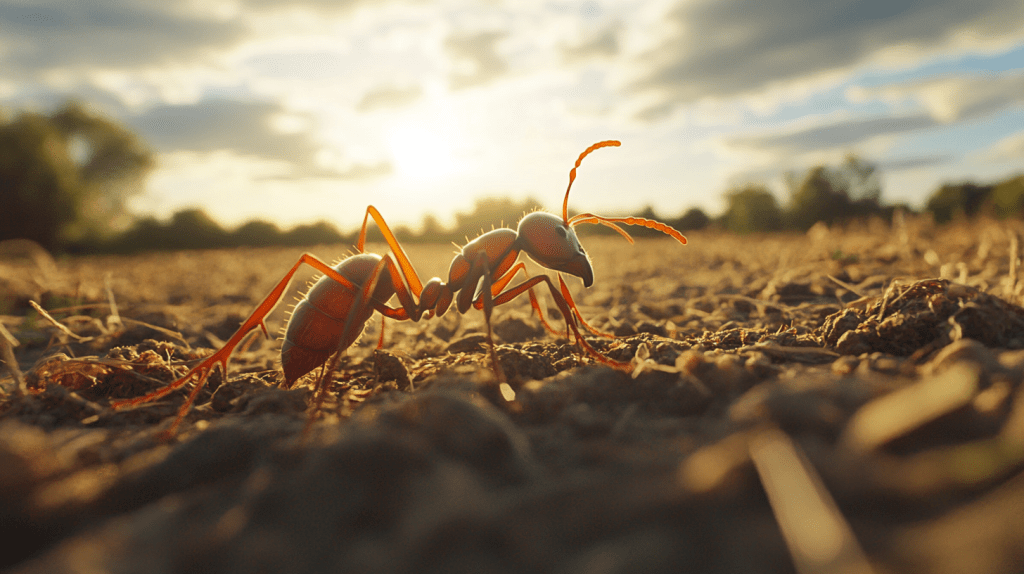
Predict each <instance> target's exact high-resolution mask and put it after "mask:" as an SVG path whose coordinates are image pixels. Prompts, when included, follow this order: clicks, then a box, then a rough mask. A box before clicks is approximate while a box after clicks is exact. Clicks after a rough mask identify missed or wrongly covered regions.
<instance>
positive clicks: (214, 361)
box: [110, 253, 358, 437]
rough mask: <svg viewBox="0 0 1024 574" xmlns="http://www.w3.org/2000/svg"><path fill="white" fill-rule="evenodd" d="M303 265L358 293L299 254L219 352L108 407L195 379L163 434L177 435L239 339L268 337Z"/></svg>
mask: <svg viewBox="0 0 1024 574" xmlns="http://www.w3.org/2000/svg"><path fill="white" fill-rule="evenodd" d="M303 263H305V264H307V265H309V266H311V267H313V268H314V269H316V270H318V271H320V272H322V273H324V274H325V275H327V276H328V277H330V278H331V279H334V280H335V281H337V282H338V283H340V284H342V285H343V286H345V287H346V288H348V289H351V290H353V291H358V289H357V287H356V286H355V284H353V283H352V282H351V281H349V280H348V279H346V278H345V277H343V276H342V275H341V274H340V273H338V272H337V271H335V270H334V269H332V268H331V267H330V266H329V265H327V264H326V263H324V262H323V261H321V260H320V259H317V258H316V257H315V256H313V255H311V254H309V253H303V254H302V256H300V257H299V260H298V261H297V262H296V263H295V265H293V266H292V268H291V269H290V270H289V271H288V272H287V273H285V275H284V277H282V278H281V280H280V281H278V283H277V285H276V286H275V287H274V288H273V289H272V290H271V291H270V294H268V295H267V296H266V298H264V299H263V302H262V303H260V304H259V306H257V307H256V310H254V311H253V312H252V314H251V315H249V318H248V319H246V320H245V322H244V323H242V325H241V326H240V327H239V328H238V330H237V331H235V334H234V335H232V336H231V338H230V339H228V341H227V342H226V343H224V346H223V347H221V348H220V350H218V351H217V352H215V353H214V354H212V355H210V356H209V357H207V358H206V359H204V360H203V361H202V362H201V363H199V364H198V365H196V366H195V367H192V369H190V370H189V371H188V372H187V373H185V375H184V376H182V377H181V378H179V379H178V380H176V381H174V382H171V383H169V384H167V385H166V386H164V387H161V388H159V389H157V390H155V391H153V392H151V393H148V394H145V395H143V396H141V397H135V398H133V399H124V400H119V401H113V402H112V403H110V406H111V407H112V408H114V409H121V408H125V407H134V406H138V405H140V404H143V403H147V402H149V401H152V400H156V399H159V398H161V397H165V396H167V395H169V394H170V393H172V392H174V391H175V390H176V389H179V388H181V387H183V386H185V385H186V384H187V383H188V382H189V381H191V380H192V379H195V380H196V387H195V388H194V389H193V390H192V392H191V393H189V396H188V398H187V399H186V400H185V404H183V405H182V406H181V408H180V409H178V414H177V417H176V418H175V419H174V422H173V423H171V426H170V428H169V429H167V430H166V431H165V432H164V435H165V436H168V437H169V436H171V435H173V434H174V433H175V431H177V429H178V426H179V425H180V424H181V421H182V420H184V418H185V415H186V414H187V413H188V411H189V409H190V408H191V407H192V403H194V402H195V400H196V397H198V395H199V390H200V389H202V387H204V386H205V385H206V380H207V379H208V378H209V376H210V373H212V372H213V369H214V368H215V367H218V366H219V367H220V369H221V373H223V374H224V378H225V379H226V378H227V374H228V361H229V359H230V358H231V354H232V353H233V352H234V350H235V348H236V347H237V346H238V344H239V343H240V342H241V341H242V339H243V338H244V337H245V336H246V335H247V334H249V332H251V331H253V330H254V329H256V328H257V327H259V328H260V329H262V330H263V333H264V334H267V335H268V336H269V334H268V333H267V325H266V322H265V320H266V318H267V315H269V314H270V312H271V311H273V310H274V308H275V307H277V304H278V303H279V302H280V301H281V297H282V296H283V295H284V292H285V290H286V289H287V288H288V284H289V283H290V282H291V279H292V276H294V275H295V272H296V271H298V269H299V267H300V266H301V265H302V264H303Z"/></svg>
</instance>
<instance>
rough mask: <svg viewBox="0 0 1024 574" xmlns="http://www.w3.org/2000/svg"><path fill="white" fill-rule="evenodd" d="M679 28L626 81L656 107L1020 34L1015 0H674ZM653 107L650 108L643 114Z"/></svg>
mask: <svg viewBox="0 0 1024 574" xmlns="http://www.w3.org/2000/svg"><path fill="white" fill-rule="evenodd" d="M668 18H669V22H670V23H671V24H673V27H674V29H675V30H676V33H675V34H674V35H672V36H671V37H670V38H668V39H666V40H664V41H663V42H662V43H661V44H660V45H658V46H657V47H656V48H655V49H653V50H651V51H649V52H648V53H645V54H642V55H641V56H640V57H639V58H638V60H637V63H638V64H639V65H640V66H641V68H642V69H643V72H641V73H640V74H639V76H638V78H637V79H636V80H635V81H634V82H633V83H632V84H631V86H630V90H631V91H634V92H642V93H648V94H651V95H652V96H654V97H655V98H656V101H655V102H654V103H652V104H651V108H660V109H661V113H662V114H666V113H670V112H671V111H673V110H674V109H675V108H677V107H680V106H684V105H687V104H690V103H693V102H696V101H698V100H701V99H705V98H727V97H732V96H738V95H744V94H753V93H759V92H763V91H765V90H766V89H769V88H772V87H774V86H778V85H783V84H789V83H793V82H800V81H807V80H813V79H814V78H816V77H820V76H823V75H826V74H831V73H837V72H844V71H848V70H850V69H851V68H853V67H855V66H860V65H866V64H877V63H884V61H885V60H886V59H887V58H892V57H894V55H897V54H900V53H903V54H910V55H911V56H915V55H916V56H922V55H926V54H935V53H943V52H945V51H951V50H954V49H957V50H961V51H963V50H968V51H969V50H972V49H974V50H981V49H985V48H990V47H991V46H993V45H995V44H997V43H999V42H1002V44H1003V45H1006V44H1007V43H1008V42H1009V41H1011V40H1013V39H1016V40H1018V41H1019V39H1020V38H1022V37H1024V33H1022V32H1021V30H1024V3H1022V2H1020V0H987V1H977V2H964V1H963V0H867V1H859V2H850V1H849V0H824V1H823V0H765V1H759V2H748V1H746V0H716V1H710V0H680V1H679V3H678V4H677V5H676V6H675V8H674V9H673V10H672V11H671V12H670V14H669V16H668ZM648 115H649V116H650V114H648Z"/></svg>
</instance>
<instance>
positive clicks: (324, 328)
mask: <svg viewBox="0 0 1024 574" xmlns="http://www.w3.org/2000/svg"><path fill="white" fill-rule="evenodd" d="M618 145H620V143H619V142H618V141H615V140H609V141H603V142H598V143H596V144H594V145H592V146H590V147H588V148H587V149H586V150H584V151H583V153H581V154H580V156H579V158H577V159H576V164H575V165H574V166H573V168H572V169H571V170H570V171H569V186H568V187H567V188H566V190H565V199H564V201H563V202H562V217H561V218H559V217H558V216H556V215H553V214H550V213H546V212H543V211H535V212H533V213H530V214H528V215H526V216H525V217H523V218H522V219H521V220H520V221H519V228H518V230H513V229H509V228H505V227H503V228H500V229H494V230H492V231H489V232H487V233H484V234H483V235H481V236H479V237H477V238H476V239H474V240H473V241H470V242H469V243H468V244H466V246H465V247H463V248H462V252H461V253H459V254H457V255H456V256H455V258H454V259H453V260H452V263H451V267H450V268H449V271H448V282H447V283H445V282H443V281H441V279H440V278H438V277H434V278H433V279H431V280H430V281H427V283H426V284H425V285H424V284H423V283H421V282H420V279H419V276H418V275H417V274H416V270H415V269H414V268H413V266H412V263H411V262H410V261H409V258H408V257H407V256H406V254H405V251H404V250H403V249H402V246H401V244H399V243H398V240H397V239H396V238H395V235H394V234H393V233H392V232H391V229H390V228H389V227H388V225H387V223H385V221H384V218H383V217H382V216H381V214H380V212H379V211H377V209H376V208H375V207H373V206H372V205H371V206H369V207H367V209H366V214H365V215H364V216H363V226H362V229H361V230H360V232H359V240H358V242H357V244H356V250H358V252H359V253H358V254H356V255H352V256H351V257H348V258H346V259H344V260H342V261H341V262H340V263H338V264H337V265H335V266H334V267H331V266H329V265H327V264H326V263H324V262H323V261H321V260H320V259H318V258H316V257H315V256H313V255H310V254H309V253H305V254H303V255H302V256H301V257H299V260H298V261H297V262H296V263H295V265H293V266H292V268H291V270H289V271H288V273H286V274H285V275H284V277H282V278H281V280H280V281H279V282H278V283H277V286H275V287H274V289H273V290H272V291H271V292H270V294H269V295H267V297H266V298H265V299H264V300H263V302H262V303H260V304H259V306H258V307H257V308H256V310H255V311H253V312H252V314H251V315H250V316H249V318H248V319H246V320H245V322H244V323H242V325H241V326H240V327H239V328H238V330H237V331H235V334H234V335H232V336H231V338H230V339H229V340H228V341H227V342H226V343H225V344H224V346H223V347H221V349H220V350H218V351H217V352H215V353H214V354H212V355H210V356H209V357H207V358H206V359H204V360H203V361H202V362H201V363H199V364H198V365H196V366H195V367H193V368H192V369H191V370H189V371H188V372H187V373H185V375H184V376H182V377H181V378H179V379H178V380H176V381H174V382H172V383H170V384H168V385H167V386H165V387H162V388H160V389H157V390H156V391H153V392H151V393H149V394H146V395H143V396H141V397H136V398H134V399H126V400H121V401H115V402H113V403H111V406H112V407H113V408H115V409H117V408H123V407H130V406H136V405H139V404H142V403H145V402H148V401H152V400H155V399H158V398H160V397H163V396H166V395H168V394H169V393H171V392H173V391H174V390H175V389H178V388H180V387H182V386H184V385H185V384H186V383H188V382H189V381H190V380H192V379H193V378H195V379H196V384H195V386H194V387H193V389H192V392H191V393H189V395H188V398H187V399H186V400H185V404H183V405H182V406H181V408H180V409H179V411H178V415H177V418H175V420H174V422H173V423H172V424H171V426H170V427H169V428H168V429H167V431H166V432H165V436H170V435H173V434H174V432H175V431H176V430H177V428H178V425H180V424H181V421H182V420H183V419H184V417H185V415H186V414H187V413H188V411H189V409H190V408H191V406H192V403H193V402H195V400H196V396H197V395H198V394H199V391H200V390H201V389H202V388H203V386H204V385H205V384H206V379H207V378H208V377H209V375H210V373H211V372H212V371H213V369H214V367H216V366H218V365H219V366H220V368H221V372H222V373H224V374H225V377H226V374H227V367H228V360H229V359H230V357H231V353H233V352H234V350H235V347H237V346H238V344H239V343H241V341H242V339H243V338H244V337H245V336H246V335H247V334H249V333H250V332H251V331H253V330H254V329H256V328H257V327H259V328H261V329H263V332H264V334H267V335H268V336H269V334H268V333H267V326H266V323H265V322H264V320H265V319H266V317H267V315H269V314H270V312H271V311H272V310H273V309H274V307H276V306H277V304H278V303H279V302H280V300H281V297H282V296H283V295H284V292H285V290H286V289H287V288H288V284H289V283H290V282H291V279H292V276H293V275H294V274H295V272H296V271H297V270H298V268H299V266H300V265H302V264H303V263H305V264H307V265H310V266H311V267H313V268H315V269H317V270H318V271H320V272H322V273H323V276H322V277H321V278H320V279H319V281H317V282H316V283H315V284H314V285H313V287H312V288H310V290H309V291H308V292H307V293H306V296H305V297H304V298H303V299H302V300H301V301H299V303H298V304H297V305H296V306H295V310H294V312H293V313H292V316H291V318H290V319H289V321H288V326H287V329H286V331H285V337H284V344H283V346H282V348H281V366H282V370H283V371H284V382H283V383H282V385H283V386H284V387H285V388H291V387H292V385H294V384H295V381H296V380H298V379H299V378H300V377H302V376H303V375H305V374H307V373H309V372H310V371H312V370H313V369H315V368H317V367H319V366H322V365H323V366H324V368H323V370H322V372H321V375H320V377H319V379H318V380H317V382H316V384H315V395H314V402H315V407H314V411H313V412H316V411H315V409H317V408H319V406H320V405H321V404H322V402H323V400H324V398H325V395H326V393H325V390H326V387H327V380H328V379H329V376H328V374H329V373H331V372H333V371H334V369H335V368H336V367H337V364H338V361H339V359H340V357H341V354H342V353H343V352H344V351H345V350H346V349H348V348H349V347H350V346H351V345H352V344H353V343H354V342H355V341H356V339H357V338H358V337H359V335H360V334H361V333H362V332H363V329H364V327H365V325H366V322H367V321H368V320H369V319H370V317H371V316H372V315H373V313H374V311H377V312H379V313H381V315H383V316H384V317H387V318H391V319H395V320H398V321H419V320H420V319H421V318H422V317H423V316H424V315H426V317H427V318H431V317H434V316H438V317H440V316H441V315H444V313H445V312H446V311H447V310H448V308H449V307H450V306H451V304H452V302H453V301H454V303H455V308H456V309H457V310H458V312H459V313H465V312H466V311H468V310H469V308H470V307H475V308H477V309H482V310H483V312H484V321H485V323H486V326H487V343H488V347H489V351H490V356H491V361H492V363H493V366H494V371H495V375H496V376H497V377H498V379H499V380H500V381H502V382H504V374H503V371H502V369H501V366H500V364H499V362H498V357H497V354H496V352H495V350H494V339H493V337H492V335H491V313H492V311H493V309H494V307H496V306H498V305H502V304H504V303H508V302H509V301H511V300H513V299H515V298H516V297H518V296H520V295H522V294H523V293H528V294H529V297H530V303H531V305H532V306H533V309H534V310H535V311H536V312H537V313H538V315H539V316H540V319H541V321H542V322H543V323H544V325H545V327H547V328H548V329H549V330H551V331H553V329H551V327H550V326H549V325H548V324H547V321H545V320H544V315H543V313H542V312H541V308H540V304H539V303H538V302H537V298H536V296H535V295H534V293H533V287H534V286H536V285H539V284H541V283H544V284H545V285H547V287H548V290H549V291H550V292H551V297H552V299H554V301H555V304H556V305H557V306H558V309H559V311H560V312H561V314H562V317H563V318H564V319H565V323H566V333H567V334H568V333H572V335H573V337H574V338H575V340H576V342H577V343H578V344H579V345H580V347H581V348H582V349H583V350H584V351H585V352H586V353H587V354H588V355H590V356H591V357H593V358H594V359H596V360H598V361H600V362H601V363H604V364H607V365H610V366H612V367H616V368H620V369H627V368H629V367H630V364H629V363H623V362H620V361H616V360H614V359H611V358H609V357H606V356H604V355H602V354H601V353H600V352H599V351H597V350H596V349H594V348H593V347H592V346H591V345H590V344H589V343H587V341H586V340H585V339H584V338H583V336H582V335H581V334H580V330H579V325H583V327H584V328H586V329H587V330H588V331H590V332H592V333H594V334H596V335H599V336H606V337H610V336H611V335H607V334H605V333H602V332H600V331H598V330H597V329H594V328H593V327H591V326H590V325H589V324H587V322H586V321H584V320H583V317H582V316H581V315H580V312H579V309H578V308H577V307H576V303H575V302H574V301H573V299H572V296H571V295H570V294H569V289H568V287H567V286H566V284H565V281H564V280H563V279H562V275H561V273H563V272H564V273H568V274H570V275H575V276H576V277H579V278H580V279H582V280H583V285H584V286H585V287H590V286H591V285H592V284H593V283H594V271H593V268H592V267H591V264H590V258H589V257H588V256H587V254H586V252H585V251H584V250H583V247H582V246H581V245H580V241H579V238H578V237H577V236H576V232H575V231H573V227H574V226H576V225H579V224H581V223H596V224H601V225H605V226H608V227H611V228H612V229H614V230H615V231H617V232H618V233H620V234H621V235H622V236H623V237H625V238H626V239H627V240H628V241H629V242H630V243H633V238H632V237H630V236H629V234H628V233H626V231H625V230H623V229H622V228H621V227H619V226H618V225H617V224H618V223H622V224H625V225H640V226H643V227H648V228H651V229H655V230H658V231H661V232H662V233H665V234H666V235H668V236H670V237H672V238H673V239H675V240H677V241H679V243H682V244H684V245H685V244H686V238H685V237H683V235H682V234H681V233H679V232H678V231H676V230H675V229H673V228H672V227H670V226H668V225H666V224H664V223H661V222H659V221H653V220H650V219H644V218H640V217H601V216H598V215H594V214H591V213H582V214H579V215H575V216H573V217H571V218H570V217H569V191H570V190H571V189H572V183H573V181H574V180H575V179H576V169H577V168H578V167H580V163H581V162H582V161H583V158H585V157H587V155H589V154H590V153H591V152H593V151H594V150H596V149H599V148H603V147H609V146H618ZM370 217H372V218H373V220H374V221H375V222H376V223H377V226H378V227H379V228H380V231H381V233H382V234H383V235H384V239H385V241H387V244H388V246H389V247H390V248H391V251H392V253H389V254H385V255H384V256H380V255H377V254H375V253H366V252H365V251H364V248H365V244H366V228H367V224H368V223H369V219H370ZM520 252H525V253H526V254H527V255H528V256H529V257H530V258H531V259H533V260H534V261H535V262H537V263H538V264H540V265H541V266H543V267H546V268H548V269H552V270H554V271H556V272H558V283H559V288H558V289H556V288H555V285H554V283H553V282H552V281H551V278H550V277H548V276H546V275H540V276H537V277H528V278H527V280H526V281H524V282H522V283H520V284H519V285H516V286H514V287H511V288H508V289H506V286H507V285H508V284H509V283H510V282H511V281H512V279H513V278H514V277H515V275H516V274H517V273H518V272H519V271H523V274H524V275H526V266H525V264H524V263H523V262H519V263H516V261H517V260H518V259H519V253H520ZM392 295H395V296H397V297H398V301H399V304H400V306H399V307H390V306H388V304H387V302H388V300H390V299H391V297H392ZM381 341H383V338H382V339H381ZM310 421H312V418H310ZM307 428H308V425H307Z"/></svg>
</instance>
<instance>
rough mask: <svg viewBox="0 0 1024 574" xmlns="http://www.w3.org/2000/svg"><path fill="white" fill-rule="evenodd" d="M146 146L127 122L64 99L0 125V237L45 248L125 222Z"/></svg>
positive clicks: (145, 167) (147, 158)
mask: <svg viewBox="0 0 1024 574" xmlns="http://www.w3.org/2000/svg"><path fill="white" fill-rule="evenodd" d="M152 165H153V159H152V154H151V153H150V151H149V150H148V149H146V148H145V146H143V145H142V143H141V142H140V141H139V140H138V139H137V138H136V137H135V136H134V135H133V134H132V133H131V132H129V131H128V130H127V129H125V128H123V127H121V126H119V125H117V124H116V123H114V122H113V121H111V120H109V119H106V118H103V117H101V116H98V115H95V114H92V113H90V112H88V111H86V110H85V109H84V108H83V107H82V106H80V105H78V104H75V103H69V104H67V105H65V106H64V107H63V108H62V109H60V110H58V111H56V112H55V113H53V114H52V115H49V116H47V115H43V114H37V113H32V112H24V113H22V114H20V115H18V116H17V117H16V118H15V119H14V120H13V121H10V122H7V123H4V124H2V125H0V199H2V204H3V205H4V207H5V209H4V210H3V212H2V213H0V239H9V238H16V237H23V238H28V239H33V240H35V241H37V242H39V243H40V244H42V245H43V246H45V247H47V248H48V249H61V248H63V247H64V246H66V245H67V244H68V243H69V242H71V241H75V240H81V239H83V238H86V237H90V236H103V235H107V234H109V233H110V232H111V231H115V230H117V229H116V228H117V227H121V228H124V227H127V225H128V223H129V219H128V218H127V216H126V213H125V208H124V202H125V200H126V199H127V198H128V197H130V196H131V195H133V194H135V193H138V192H139V191H141V189H142V182H143V180H144V178H145V175H146V174H147V173H148V171H149V169H150V168H151V167H152Z"/></svg>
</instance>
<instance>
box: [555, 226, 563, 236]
mask: <svg viewBox="0 0 1024 574" xmlns="http://www.w3.org/2000/svg"><path fill="white" fill-rule="evenodd" d="M555 231H557V232H558V236H559V237H561V238H562V239H565V228H564V227H556V228H555Z"/></svg>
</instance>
